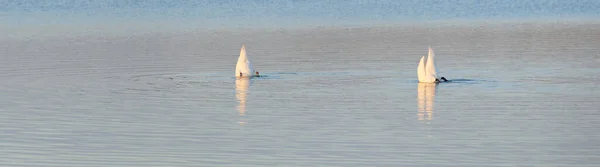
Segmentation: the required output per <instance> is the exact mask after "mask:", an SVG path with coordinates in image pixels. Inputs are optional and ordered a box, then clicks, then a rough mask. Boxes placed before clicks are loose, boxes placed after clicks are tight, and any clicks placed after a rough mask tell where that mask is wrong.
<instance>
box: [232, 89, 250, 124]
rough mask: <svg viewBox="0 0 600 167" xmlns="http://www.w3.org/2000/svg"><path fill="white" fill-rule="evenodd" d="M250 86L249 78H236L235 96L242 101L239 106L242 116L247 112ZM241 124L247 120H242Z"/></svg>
mask: <svg viewBox="0 0 600 167" xmlns="http://www.w3.org/2000/svg"><path fill="white" fill-rule="evenodd" d="M248 87H250V79H249V78H237V79H236V80H235V97H236V98H237V100H238V101H239V102H240V104H239V105H238V106H237V109H238V112H239V113H240V116H244V115H245V113H246V97H247V96H248ZM239 123H240V124H244V123H245V121H240V122H239Z"/></svg>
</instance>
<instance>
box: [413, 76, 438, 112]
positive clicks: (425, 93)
mask: <svg viewBox="0 0 600 167" xmlns="http://www.w3.org/2000/svg"><path fill="white" fill-rule="evenodd" d="M436 86H437V84H434V83H419V86H418V89H417V92H418V94H417V99H418V106H419V109H418V112H417V116H418V118H419V120H431V118H432V116H433V101H434V98H435V87H436Z"/></svg>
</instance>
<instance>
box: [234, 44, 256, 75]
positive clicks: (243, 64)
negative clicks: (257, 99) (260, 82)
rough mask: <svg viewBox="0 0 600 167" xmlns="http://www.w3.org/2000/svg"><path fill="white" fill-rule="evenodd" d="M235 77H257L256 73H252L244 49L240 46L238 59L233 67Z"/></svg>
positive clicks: (252, 69)
mask: <svg viewBox="0 0 600 167" xmlns="http://www.w3.org/2000/svg"><path fill="white" fill-rule="evenodd" d="M235 76H236V77H237V78H241V77H248V78H252V77H255V76H258V71H254V68H253V67H252V63H251V62H250V59H248V55H247V54H246V47H245V46H244V45H242V49H241V50H240V57H239V58H238V61H237V64H236V65H235Z"/></svg>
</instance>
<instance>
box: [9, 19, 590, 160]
mask: <svg viewBox="0 0 600 167" xmlns="http://www.w3.org/2000/svg"><path fill="white" fill-rule="evenodd" d="M599 43H600V23H599V22H547V23H543V22H520V23H506V24H501V23H498V24H491V23H485V22H479V23H473V24H462V25H452V24H444V25H435V24H415V25H410V24H405V25H389V26H362V27H348V28H343V27H320V28H296V29H291V28H290V29H287V28H282V29H245V30H236V31H231V30H222V31H220V30H214V31H209V30H190V31H177V32H164V33H148V34H143V35H136V36H119V35H110V34H108V35H89V36H68V37H60V36H54V37H44V38H41V37H40V38H22V39H12V38H6V39H3V40H0V53H1V56H0V58H1V61H0V80H1V81H0V94H1V96H0V106H2V107H0V111H1V113H2V114H0V148H1V149H0V165H1V166H344V167H346V166H461V167H462V166H569V167H572V166H597V165H598V164H599V163H600V145H598V143H600V135H599V134H598V133H597V132H598V129H599V128H600V112H599V109H598V108H599V107H600V105H599V103H598V102H599V100H600V91H599V87H598V83H599V82H600V77H599V76H600V68H599V67H600V66H599V63H600V54H599V53H600V45H598V44H599ZM242 45H245V46H246V49H247V52H248V55H249V58H250V59H251V60H252V62H253V65H254V67H255V69H256V70H258V71H259V72H260V73H261V74H262V75H263V76H264V77H260V78H253V79H251V80H236V79H235V78H234V69H235V63H236V61H237V58H238V56H239V51H240V48H241V46H242ZM428 46H431V47H432V49H433V50H434V52H435V53H436V59H437V60H436V61H437V68H438V70H439V73H440V75H441V76H445V77H446V78H448V79H450V80H452V82H450V83H441V84H439V85H432V84H421V83H418V82H417V78H416V67H417V63H418V61H419V59H420V57H421V56H424V55H426V54H427V47H428Z"/></svg>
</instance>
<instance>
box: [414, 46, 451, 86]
mask: <svg viewBox="0 0 600 167" xmlns="http://www.w3.org/2000/svg"><path fill="white" fill-rule="evenodd" d="M417 77H418V78H419V82H423V83H439V82H440V80H442V81H444V82H446V81H448V80H446V78H444V77H441V78H438V74H437V68H436V67H435V53H433V50H432V49H431V46H430V47H429V54H428V55H427V62H425V56H423V57H421V60H420V61H419V65H418V66H417Z"/></svg>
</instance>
